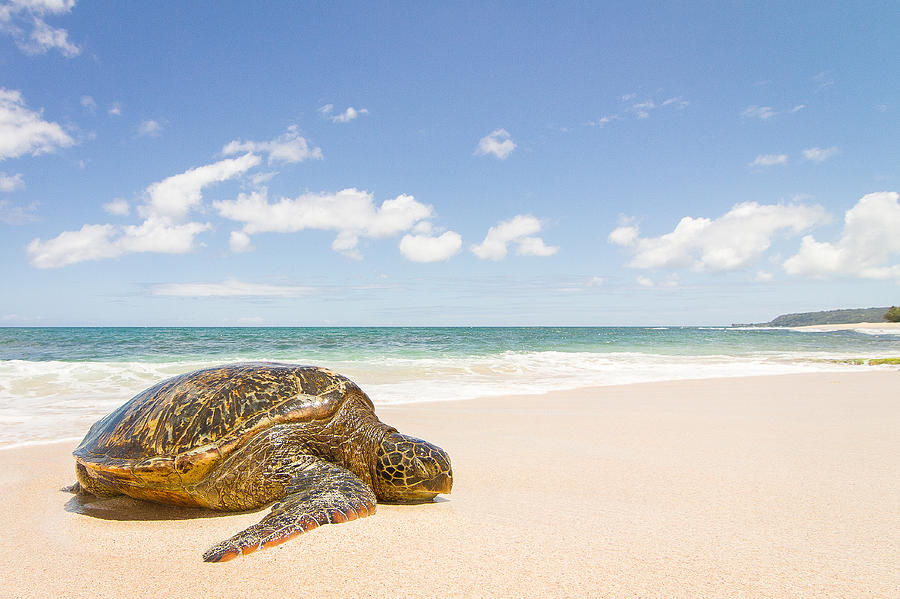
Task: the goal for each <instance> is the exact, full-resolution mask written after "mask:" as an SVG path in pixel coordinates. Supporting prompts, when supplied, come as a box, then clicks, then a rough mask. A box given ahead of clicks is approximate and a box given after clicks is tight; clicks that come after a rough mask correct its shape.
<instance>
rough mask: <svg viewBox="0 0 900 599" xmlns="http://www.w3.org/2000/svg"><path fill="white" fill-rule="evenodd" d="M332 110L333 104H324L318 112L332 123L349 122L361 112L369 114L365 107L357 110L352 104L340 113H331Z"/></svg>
mask: <svg viewBox="0 0 900 599" xmlns="http://www.w3.org/2000/svg"><path fill="white" fill-rule="evenodd" d="M333 110H334V104H326V105H325V106H322V107H321V108H319V114H321V115H322V116H323V117H324V118H326V119H328V120H330V121H331V122H332V123H349V122H350V121H352V120H353V119H355V118H357V117H358V116H360V115H361V114H369V111H368V109H366V108H360V109H359V110H357V109H355V108H353V107H352V106H348V107H347V110H345V111H344V112H342V113H340V114H332V111H333Z"/></svg>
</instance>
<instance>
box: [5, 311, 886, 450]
mask: <svg viewBox="0 0 900 599" xmlns="http://www.w3.org/2000/svg"><path fill="white" fill-rule="evenodd" d="M893 356H900V335H898V334H896V331H886V330H885V331H865V332H863V331H840V332H806V331H804V332H799V331H793V330H785V329H732V328H716V327H669V328H667V327H654V328H641V327H628V328H606V327H585V328H556V327H536V328H527V327H525V328H519V327H511V328H0V447H3V446H10V445H14V444H18V443H29V442H35V441H42V440H52V439H57V438H74V437H80V436H81V435H83V434H84V431H85V430H87V427H88V426H89V425H90V424H91V423H92V422H93V421H95V420H96V419H97V418H99V417H101V416H103V415H104V414H106V413H108V412H109V411H111V410H112V409H114V408H115V407H117V406H118V405H120V404H121V403H123V402H124V401H126V400H127V399H129V398H130V397H131V396H132V395H134V394H135V393H137V392H139V391H140V390H142V389H144V388H146V387H147V386H149V385H151V384H153V383H155V382H157V381H159V380H161V379H163V378H166V377H169V376H172V375H175V374H179V373H183V372H187V371H190V370H193V369H196V368H201V367H205V366H210V365H213V364H221V363H225V362H232V361H239V360H277V361H288V362H297V363H303V364H317V365H323V366H328V367H330V368H333V369H335V370H337V371H338V372H341V373H343V374H346V375H347V376H349V377H351V378H352V379H353V380H355V381H356V382H358V383H359V384H360V385H361V386H362V387H363V389H364V390H366V392H367V393H368V394H369V395H370V396H371V397H372V399H373V400H374V401H375V403H376V404H381V405H385V404H398V403H408V402H419V401H444V400H454V399H472V398H477V397H484V396H490V395H501V394H515V393H543V392H546V391H552V390H556V389H565V388H577V387H586V386H595V385H616V384H628V383H636V382H647V381H658V380H672V379H686V378H711V377H730V376H750V375H764V374H781V373H792V372H818V371H829V370H840V369H850V368H852V369H859V368H860V367H851V366H847V365H845V364H837V363H834V362H833V360H840V359H845V358H862V357H866V358H871V357H893Z"/></svg>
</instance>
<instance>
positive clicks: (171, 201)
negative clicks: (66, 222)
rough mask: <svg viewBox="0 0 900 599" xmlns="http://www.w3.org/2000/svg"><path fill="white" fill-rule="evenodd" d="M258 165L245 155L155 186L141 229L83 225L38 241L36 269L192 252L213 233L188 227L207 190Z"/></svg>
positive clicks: (114, 206) (117, 206)
mask: <svg viewBox="0 0 900 599" xmlns="http://www.w3.org/2000/svg"><path fill="white" fill-rule="evenodd" d="M259 163H260V158H259V157H258V156H255V155H253V154H246V155H244V156H241V157H240V158H229V159H225V160H221V161H219V162H216V163H213V164H209V165H205V166H201V167H197V168H194V169H190V170H188V171H185V172H184V173H180V174H178V175H173V176H171V177H168V178H166V179H164V180H162V181H159V182H157V183H153V184H151V185H150V186H148V187H147V189H146V190H145V192H144V199H145V203H144V204H143V205H141V206H139V207H138V213H139V214H140V216H141V217H143V219H144V220H143V222H141V223H140V224H137V225H125V226H115V225H110V224H104V225H84V226H83V227H82V228H81V229H80V230H78V231H64V232H62V233H60V234H59V235H58V236H56V237H54V238H52V239H48V240H47V241H43V240H41V239H40V238H37V239H34V240H32V241H31V243H29V244H28V245H27V246H26V251H27V253H28V256H29V261H30V263H31V265H32V266H35V267H37V268H60V267H63V266H68V265H70V264H75V263H78V262H83V261H85V260H101V259H104V258H115V257H118V256H121V255H123V254H129V253H135V252H155V253H168V254H183V253H187V252H190V251H191V250H193V248H194V239H195V237H196V236H197V235H198V234H199V233H202V232H203V231H207V230H209V229H210V228H211V225H210V224H209V223H198V222H184V221H185V220H186V219H187V217H188V215H189V213H190V211H191V210H193V209H195V208H197V207H198V206H199V205H200V203H201V201H202V190H203V189H204V188H205V187H207V186H209V185H212V184H214V183H219V182H222V181H225V180H227V179H232V178H234V177H237V176H239V175H241V174H243V173H244V172H246V171H247V170H248V169H250V168H252V167H253V166H256V165H258V164H259ZM126 207H127V203H126ZM106 209H107V211H110V210H112V211H115V210H119V211H120V213H121V212H123V211H124V209H123V207H122V205H121V203H120V201H119V200H117V201H114V202H110V204H107V205H106ZM113 213H115V212H113Z"/></svg>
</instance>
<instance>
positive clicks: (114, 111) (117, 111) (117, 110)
mask: <svg viewBox="0 0 900 599" xmlns="http://www.w3.org/2000/svg"><path fill="white" fill-rule="evenodd" d="M106 114H108V115H110V116H122V103H121V102H113V104H112V106H110V107H109V110H107V111H106Z"/></svg>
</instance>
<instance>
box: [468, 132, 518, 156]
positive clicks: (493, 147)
mask: <svg viewBox="0 0 900 599" xmlns="http://www.w3.org/2000/svg"><path fill="white" fill-rule="evenodd" d="M515 149H516V144H515V142H513V140H512V137H511V136H510V134H509V132H508V131H507V130H506V129H495V130H493V131H491V132H490V133H489V134H488V135H485V136H484V137H482V138H481V139H480V140H479V141H478V147H477V148H475V156H486V155H488V154H491V155H493V156H496V157H497V158H499V159H500V160H506V158H507V156H509V155H510V154H511V153H512V151H513V150H515Z"/></svg>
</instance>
